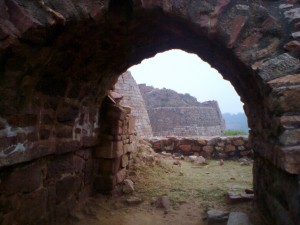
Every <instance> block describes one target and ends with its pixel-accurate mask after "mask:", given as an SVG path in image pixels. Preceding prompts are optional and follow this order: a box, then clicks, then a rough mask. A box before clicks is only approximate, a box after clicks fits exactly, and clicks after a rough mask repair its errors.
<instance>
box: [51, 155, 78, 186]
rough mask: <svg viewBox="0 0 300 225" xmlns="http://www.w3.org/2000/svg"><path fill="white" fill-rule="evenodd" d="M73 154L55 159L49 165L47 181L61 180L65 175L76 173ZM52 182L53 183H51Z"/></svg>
mask: <svg viewBox="0 0 300 225" xmlns="http://www.w3.org/2000/svg"><path fill="white" fill-rule="evenodd" d="M74 162H75V160H74V158H73V154H67V155H61V156H58V157H55V158H54V159H53V160H51V161H50V162H49V163H48V170H47V176H46V178H47V180H56V179H59V178H60V177H61V176H62V175H63V174H71V173H73V171H74ZM50 182H51V181H50Z"/></svg>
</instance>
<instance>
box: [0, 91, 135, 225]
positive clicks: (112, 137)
mask: <svg viewBox="0 0 300 225" xmlns="http://www.w3.org/2000/svg"><path fill="white" fill-rule="evenodd" d="M114 97H115V96H114V95H113V94H112V96H111V92H109V94H108V96H107V97H105V99H104V101H103V103H102V106H101V109H100V116H99V118H95V117H88V115H87V114H86V116H87V118H86V117H85V116H84V115H83V114H80V113H79V112H78V110H77V108H75V107H74V106H73V108H71V107H70V108H66V106H65V108H64V110H59V112H60V113H58V115H57V120H55V121H53V120H52V119H51V118H53V117H52V116H51V115H52V114H50V115H49V109H48V110H47V111H46V110H45V111H46V113H45V114H42V115H40V116H41V117H42V118H43V119H45V120H42V121H43V122H40V124H39V127H40V130H38V134H36V133H35V132H34V131H35V130H34V129H33V128H32V127H30V125H31V122H32V123H33V122H35V121H36V120H35V119H34V118H35V117H33V119H31V118H32V117H31V116H30V115H27V116H24V117H22V118H15V117H13V118H11V119H10V120H8V121H7V122H6V121H4V120H2V122H3V124H4V125H5V126H3V127H2V129H1V132H2V133H1V136H2V137H1V144H2V145H1V146H0V147H1V149H0V150H1V155H0V159H1V160H0V162H1V164H0V165H1V170H0V178H1V180H0V209H1V210H0V224H1V225H11V224H30V225H35V224H36V225H38V224H51V225H53V224H67V223H68V220H69V216H70V212H71V211H72V209H74V207H76V206H78V205H80V204H82V203H84V201H85V200H86V199H87V198H88V197H89V196H91V195H92V194H93V193H95V191H97V192H101V193H111V192H112V191H113V190H115V188H116V186H117V185H118V184H119V183H121V182H122V181H123V180H124V178H125V175H126V169H127V168H128V166H129V163H130V160H131V159H132V155H131V153H132V152H134V151H135V148H136V133H135V117H134V116H132V115H131V114H130V112H131V109H130V108H129V107H122V106H121V105H119V104H117V103H116V101H117V100H118V96H117V97H116V98H115V99H114ZM47 103H48V102H47ZM52 104H53V105H54V104H55V102H54V101H52ZM45 105H46V106H47V107H48V106H49V105H48V104H46V103H45ZM53 105H52V107H53ZM50 112H51V111H50ZM77 113H79V119H78V120H76V122H75V126H74V127H73V126H71V124H73V123H74V122H73V121H72V119H74V118H77V116H78V115H77ZM96 115H98V113H97V114H96ZM93 119H95V120H96V121H98V120H99V122H100V123H101V126H100V127H98V126H97V128H95V129H93V134H94V135H95V136H84V138H83V139H82V140H81V139H80V138H79V137H81V136H80V134H85V135H91V134H88V132H91V131H92V130H89V129H88V128H89V127H90V126H88V125H89V123H90V122H91V120H93ZM58 121H59V122H60V123H61V124H58ZM54 124H56V127H57V128H60V129H57V130H56V132H54V130H53V129H51V125H54ZM23 126H24V127H23ZM3 135H7V136H4V137H3ZM35 135H37V136H38V137H39V138H40V139H41V140H43V141H44V142H43V143H44V147H43V146H41V145H38V146H39V148H35V149H34V151H33V153H34V154H31V155H27V154H29V153H28V152H26V151H25V147H27V145H28V144H31V142H30V140H31V139H30V138H31V137H32V136H35ZM55 137H56V138H57V139H56V141H57V143H56V144H57V145H56V146H52V144H54V143H55V142H54V140H55V139H54V138H55ZM74 139H75V140H74ZM76 139H78V140H81V142H80V141H76ZM58 140H59V141H58ZM53 142H54V143H53ZM14 143H17V144H14ZM39 144H40V143H39ZM31 145H33V144H31ZM42 147H43V148H42ZM51 147H52V148H53V150H52V151H50V152H49V149H52V148H51ZM43 150H44V151H43ZM5 159H7V160H5ZM23 160H25V162H24V161H23Z"/></svg>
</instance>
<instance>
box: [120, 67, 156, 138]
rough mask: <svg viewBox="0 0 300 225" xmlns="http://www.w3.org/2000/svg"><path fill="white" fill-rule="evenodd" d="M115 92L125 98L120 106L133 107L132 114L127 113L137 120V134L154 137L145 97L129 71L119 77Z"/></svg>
mask: <svg viewBox="0 0 300 225" xmlns="http://www.w3.org/2000/svg"><path fill="white" fill-rule="evenodd" d="M115 90H116V92H120V93H121V94H122V95H123V96H124V97H123V99H122V100H121V102H120V104H122V105H128V106H130V107H131V112H127V113H128V114H130V113H131V114H132V115H133V116H135V117H136V119H137V120H136V126H135V129H136V131H137V134H138V135H139V136H141V137H152V136H153V134H152V128H151V125H150V120H149V117H148V113H147V110H146V107H145V103H144V100H143V97H142V96H141V93H140V89H139V87H138V85H137V83H136V82H135V80H134V78H133V77H132V76H131V73H130V72H129V71H127V72H125V73H123V74H122V75H121V76H120V77H119V79H118V82H117V83H116V85H115Z"/></svg>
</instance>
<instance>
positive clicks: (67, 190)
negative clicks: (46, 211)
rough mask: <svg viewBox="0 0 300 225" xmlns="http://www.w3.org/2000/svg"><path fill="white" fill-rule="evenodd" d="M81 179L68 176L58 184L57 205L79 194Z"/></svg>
mask: <svg viewBox="0 0 300 225" xmlns="http://www.w3.org/2000/svg"><path fill="white" fill-rule="evenodd" d="M81 183H82V181H81V179H80V178H79V177H75V176H67V177H64V178H63V179H62V180H60V181H58V182H57V183H56V203H57V204H59V203H60V202H63V201H66V200H67V199H68V198H70V197H71V195H73V194H75V193H78V192H79V190H80V188H81Z"/></svg>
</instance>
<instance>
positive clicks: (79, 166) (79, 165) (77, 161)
mask: <svg viewBox="0 0 300 225" xmlns="http://www.w3.org/2000/svg"><path fill="white" fill-rule="evenodd" d="M73 161H74V162H73V164H74V171H75V172H76V173H81V172H83V169H84V166H85V160H84V159H82V158H81V157H78V156H76V155H74V156H73Z"/></svg>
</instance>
